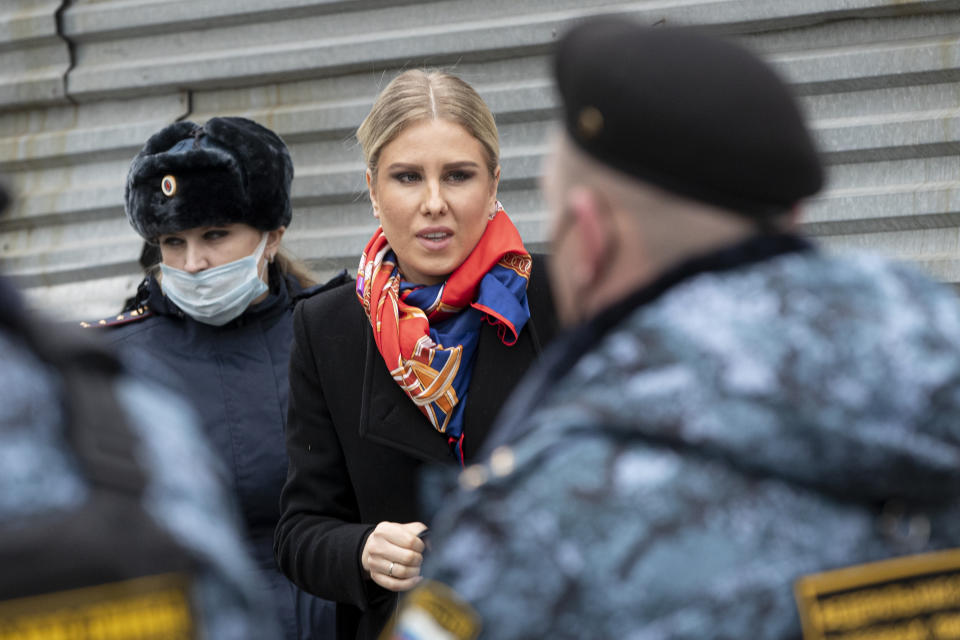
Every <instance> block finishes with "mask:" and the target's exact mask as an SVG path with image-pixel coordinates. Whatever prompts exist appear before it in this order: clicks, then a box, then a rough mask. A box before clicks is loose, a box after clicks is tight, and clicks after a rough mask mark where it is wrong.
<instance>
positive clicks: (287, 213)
mask: <svg viewBox="0 0 960 640" xmlns="http://www.w3.org/2000/svg"><path fill="white" fill-rule="evenodd" d="M292 180H293V162H292V161H291V159H290V153H289V151H288V150H287V146H286V145H285V144H284V142H283V140H281V139H280V137H279V136H277V134H275V133H274V132H273V131H270V130H269V129H267V128H265V127H263V126H261V125H259V124H257V123H256V122H254V121H252V120H248V119H246V118H232V117H231V118H212V119H210V120H208V121H207V122H206V123H205V124H204V125H203V126H200V125H197V124H194V123H193V122H177V123H174V124H172V125H169V126H167V127H164V128H163V129H161V130H160V131H159V132H157V133H156V134H154V135H153V136H151V137H150V139H149V140H147V142H146V144H145V145H144V147H143V149H142V150H141V151H140V153H139V154H138V155H137V157H136V158H134V160H133V163H132V164H131V165H130V171H129V173H128V174H127V187H126V192H125V205H126V206H125V208H126V213H127V219H128V220H129V221H130V224H131V225H132V226H133V228H134V229H136V231H137V233H139V234H140V235H141V236H143V237H144V238H145V239H147V240H149V241H154V240H156V238H157V236H159V235H161V234H164V233H173V232H176V231H183V230H185V229H192V228H194V227H200V226H213V225H220V224H231V223H235V222H243V223H246V224H249V225H250V226H252V227H254V228H256V229H260V230H262V231H271V230H273V229H276V228H277V227H280V226H285V225H288V224H290V218H291V208H290V183H291V181H292Z"/></svg>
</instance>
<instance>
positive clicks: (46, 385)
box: [0, 329, 279, 640]
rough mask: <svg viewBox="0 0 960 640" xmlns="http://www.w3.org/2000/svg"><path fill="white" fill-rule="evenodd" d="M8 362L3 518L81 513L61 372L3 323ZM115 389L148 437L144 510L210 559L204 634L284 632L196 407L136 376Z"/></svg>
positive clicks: (1, 394)
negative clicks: (277, 623)
mask: <svg viewBox="0 0 960 640" xmlns="http://www.w3.org/2000/svg"><path fill="white" fill-rule="evenodd" d="M0 363H2V366H0V522H13V521H18V520H21V519H23V518H25V517H29V516H31V515H34V514H41V513H45V512H52V511H57V510H63V509H76V508H77V507H78V506H79V505H80V504H82V503H83V501H84V500H85V499H86V497H87V495H88V493H89V491H88V488H87V485H86V483H85V481H84V479H83V476H82V474H81V472H80V469H79V466H78V463H77V461H76V459H75V458H74V456H73V455H72V454H71V453H70V451H69V450H68V449H67V447H66V442H65V432H64V429H63V426H62V425H63V424H64V415H63V413H64V412H63V409H62V406H61V403H60V397H61V393H62V383H61V380H60V377H59V374H58V373H57V371H55V370H54V369H53V368H51V367H50V366H48V365H46V364H45V363H44V362H42V361H40V360H38V359H37V358H36V357H35V356H34V355H33V354H32V353H31V352H29V351H28V350H27V349H26V347H25V345H24V343H23V342H22V341H20V340H19V339H17V338H16V337H14V336H13V335H11V334H10V333H9V332H6V331H4V330H3V329H0ZM128 364H129V365H131V367H130V368H131V369H135V370H136V369H139V370H145V369H147V368H149V365H148V364H147V363H136V362H129V363H128ZM116 392H117V400H118V402H119V404H120V406H121V408H122V409H123V410H124V413H125V415H126V418H127V420H128V422H129V424H130V427H131V428H132V429H134V430H135V432H136V434H137V436H138V437H139V438H140V439H141V441H142V442H143V446H142V447H141V448H140V451H139V454H140V462H141V464H142V465H143V467H144V469H145V471H146V473H147V476H148V479H149V480H148V484H147V487H146V489H145V495H144V508H145V509H146V510H147V512H148V513H150V514H151V515H152V516H153V517H154V518H155V519H156V521H157V522H158V523H159V524H160V525H161V526H162V527H163V528H164V529H166V530H167V531H168V532H169V533H170V534H171V535H173V536H174V538H176V539H177V540H178V542H180V543H181V544H183V545H185V546H186V547H188V548H190V549H192V550H193V551H194V552H195V553H196V554H197V556H198V557H199V558H201V559H202V561H203V564H204V567H205V569H204V570H203V571H202V572H201V573H200V574H199V576H198V577H197V579H196V580H195V582H194V585H193V597H194V600H195V601H194V605H195V607H194V608H195V613H196V614H197V616H198V619H199V625H198V626H199V627H200V629H201V632H202V634H203V636H202V637H204V638H217V639H218V640H219V639H225V640H265V639H270V638H276V637H279V635H278V630H277V629H276V628H275V627H274V624H273V617H272V611H271V610H270V609H269V605H268V604H265V601H264V598H263V597H262V595H261V593H260V591H259V577H258V575H257V572H256V569H255V567H254V565H253V562H252V561H251V560H250V559H249V556H248V555H247V551H246V549H245V548H244V547H243V543H242V540H241V538H240V534H239V526H240V525H239V519H238V514H237V513H236V510H235V508H234V507H233V505H232V502H231V500H230V497H229V496H228V494H227V493H226V491H225V489H224V487H225V470H222V469H220V468H219V467H218V466H217V465H218V463H217V462H216V460H215V458H214V457H213V454H212V452H210V451H209V449H208V448H207V446H206V444H205V441H204V439H203V437H202V435H201V433H200V431H199V425H198V420H197V418H196V416H195V414H194V413H193V410H192V409H190V408H189V407H188V406H187V405H186V404H185V403H184V402H183V401H182V400H181V399H180V398H178V397H176V396H174V395H173V394H171V393H169V392H168V391H166V390H164V389H163V387H160V386H158V385H155V384H147V383H146V382H145V381H144V380H141V379H138V378H135V377H133V376H128V377H125V378H121V379H119V381H118V383H117V387H116Z"/></svg>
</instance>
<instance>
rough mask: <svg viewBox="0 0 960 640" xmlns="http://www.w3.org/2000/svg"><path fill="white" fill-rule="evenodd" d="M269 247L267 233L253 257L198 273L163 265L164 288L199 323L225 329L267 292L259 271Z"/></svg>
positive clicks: (161, 269) (169, 296) (161, 271)
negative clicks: (226, 325) (266, 249)
mask: <svg viewBox="0 0 960 640" xmlns="http://www.w3.org/2000/svg"><path fill="white" fill-rule="evenodd" d="M266 246H267V234H266V232H264V234H263V238H262V239H261V240H260V244H259V245H257V248H256V250H255V251H254V252H253V254H252V255H249V256H247V257H246V258H240V259H239V260H234V261H233V262H228V263H227V264H222V265H220V266H219V267H213V268H211V269H205V270H203V271H199V272H197V273H190V272H188V271H182V270H180V269H174V268H173V267H168V266H167V265H165V264H163V263H162V262H161V263H160V273H161V274H162V279H161V281H160V286H161V288H162V289H163V292H164V293H165V294H166V295H167V297H168V298H170V300H172V301H173V303H174V304H175V305H177V306H178V307H180V309H181V310H182V311H183V312H184V313H185V314H187V315H188V316H190V317H191V318H193V319H194V320H196V321H197V322H202V323H204V324H212V325H213V326H215V327H220V326H223V325H225V324H226V323H228V322H230V321H231V320H233V319H234V318H237V317H239V316H240V314H242V313H243V312H244V311H246V309H247V307H248V306H250V303H251V302H253V301H254V300H256V299H257V298H259V297H260V296H262V295H263V294H264V293H266V292H267V283H266V282H264V281H263V278H261V277H260V269H259V264H260V258H261V257H262V256H263V251H264V249H265V248H266Z"/></svg>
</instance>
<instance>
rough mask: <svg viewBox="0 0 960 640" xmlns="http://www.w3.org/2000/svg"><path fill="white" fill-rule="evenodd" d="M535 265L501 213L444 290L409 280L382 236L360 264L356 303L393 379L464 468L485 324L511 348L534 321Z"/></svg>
mask: <svg viewBox="0 0 960 640" xmlns="http://www.w3.org/2000/svg"><path fill="white" fill-rule="evenodd" d="M532 263H533V261H532V260H531V258H530V254H529V253H527V250H526V249H525V248H524V247H523V241H522V240H521V239H520V233H519V232H518V231H517V228H516V227H515V226H513V223H512V222H511V221H510V218H508V217H507V214H506V212H504V210H503V208H502V207H500V205H499V203H497V213H496V215H495V216H494V217H493V220H491V221H490V222H489V223H487V228H486V230H485V231H484V232H483V235H482V236H481V237H480V241H479V242H478V243H477V246H476V247H475V248H474V249H473V251H472V252H471V253H470V255H469V256H467V259H466V260H464V262H463V264H461V265H460V266H459V267H457V269H456V270H455V271H454V272H453V273H451V274H450V276H449V277H448V278H447V279H446V281H445V282H443V283H441V284H437V285H431V286H424V285H420V284H415V283H412V282H406V281H404V280H403V279H402V276H401V274H400V271H399V268H398V267H397V259H396V256H395V255H394V253H393V250H392V249H391V248H390V245H389V243H387V239H386V237H385V236H384V235H383V228H382V227H381V228H377V230H376V232H375V233H374V234H373V237H372V238H370V241H369V242H368V243H367V246H366V248H365V249H364V251H363V255H362V256H360V269H359V271H358V273H357V296H358V297H359V298H360V304H362V305H363V309H364V311H365V312H366V314H367V317H368V318H369V319H370V325H371V326H372V327H373V336H374V340H375V341H376V343H377V349H379V350H380V355H381V356H383V360H384V362H386V364H387V368H388V369H389V370H390V375H391V376H393V379H394V380H395V381H396V382H397V384H399V385H400V388H401V389H403V390H404V392H405V393H406V394H407V395H408V396H409V397H410V399H411V400H413V402H414V404H416V405H417V407H418V408H419V409H420V411H421V412H423V414H424V415H425V416H426V417H427V419H428V420H429V421H430V424H432V425H433V428H434V429H436V430H437V431H439V432H440V433H443V434H445V435H446V436H447V440H448V442H449V443H450V446H451V447H452V449H453V452H454V455H455V456H456V458H457V460H458V461H459V462H460V464H463V409H464V406H465V405H466V399H467V392H468V390H469V388H470V378H471V377H472V375H473V363H474V361H475V360H476V352H477V342H478V340H479V337H480V327H481V326H482V324H483V322H485V321H486V322H489V323H490V324H493V325H496V326H497V330H498V335H499V337H500V340H502V341H503V343H504V344H506V345H508V346H509V345H513V344H514V343H516V341H517V336H519V334H520V331H522V330H523V327H524V325H526V323H527V320H528V319H529V318H530V308H529V307H528V305H527V282H528V281H529V280H530V267H531V265H532Z"/></svg>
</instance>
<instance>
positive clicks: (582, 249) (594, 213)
mask: <svg viewBox="0 0 960 640" xmlns="http://www.w3.org/2000/svg"><path fill="white" fill-rule="evenodd" d="M606 206H607V204H606V201H605V200H603V199H602V198H600V197H599V195H598V194H597V193H596V192H595V191H593V190H592V189H588V188H586V187H574V188H573V189H571V190H570V191H569V192H568V194H567V207H568V210H569V212H570V213H569V215H571V216H572V217H573V220H572V225H573V229H571V230H570V233H573V234H576V247H577V250H576V255H575V256H574V259H575V260H576V262H575V263H574V264H573V265H571V267H572V269H571V272H572V274H573V277H574V278H575V279H576V280H577V284H578V285H579V286H580V287H589V286H591V285H593V284H594V283H595V282H596V281H597V279H598V278H599V277H600V276H601V275H602V272H603V270H604V268H605V265H606V264H607V258H608V256H609V253H610V252H611V250H612V247H611V246H610V245H611V230H610V214H609V212H608V211H607V210H606Z"/></svg>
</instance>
